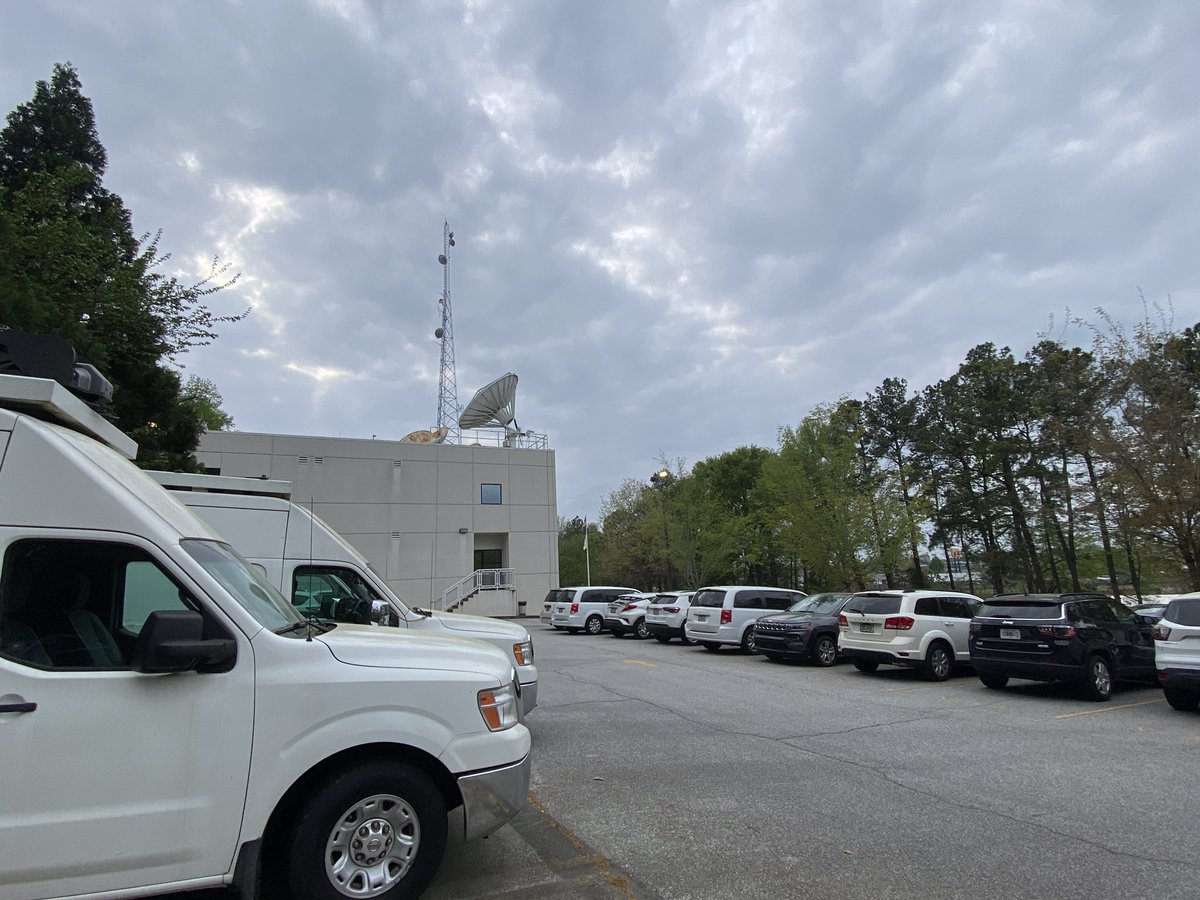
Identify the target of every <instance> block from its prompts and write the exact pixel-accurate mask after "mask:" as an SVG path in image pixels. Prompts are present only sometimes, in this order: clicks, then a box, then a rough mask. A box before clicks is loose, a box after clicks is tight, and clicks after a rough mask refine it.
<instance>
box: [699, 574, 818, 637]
mask: <svg viewBox="0 0 1200 900" xmlns="http://www.w3.org/2000/svg"><path fill="white" fill-rule="evenodd" d="M805 596H807V595H806V594H805V593H804V592H803V591H792V590H788V589H787V588H777V587H761V586H758V585H723V586H720V587H706V588H700V590H698V591H696V593H695V594H693V595H692V604H691V606H690V607H689V608H688V612H687V621H686V622H685V623H684V626H683V633H684V635H685V636H686V637H687V638H689V639H690V640H693V641H699V643H700V644H701V645H702V646H703V647H704V649H705V650H712V651H717V650H720V649H721V647H722V646H723V645H725V644H732V645H733V646H735V647H741V648H742V652H743V653H754V652H755V647H754V623H755V621H756V620H757V619H759V618H760V617H761V616H765V615H769V614H771V613H773V612H781V611H783V610H785V609H787V608H788V607H789V606H791V605H792V604H793V603H795V602H796V601H797V600H799V599H800V598H801V597H805Z"/></svg>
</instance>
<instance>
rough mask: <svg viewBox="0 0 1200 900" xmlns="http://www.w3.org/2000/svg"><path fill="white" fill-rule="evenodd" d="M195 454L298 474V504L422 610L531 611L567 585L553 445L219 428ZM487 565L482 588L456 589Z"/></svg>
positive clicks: (260, 472)
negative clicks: (561, 566) (561, 568)
mask: <svg viewBox="0 0 1200 900" xmlns="http://www.w3.org/2000/svg"><path fill="white" fill-rule="evenodd" d="M196 458H197V459H198V460H199V461H200V463H201V465H203V466H204V467H205V469H206V471H208V472H210V473H212V474H220V475H242V476H250V477H255V478H257V477H262V476H265V477H267V478H272V479H280V480H284V481H290V482H291V483H292V500H293V502H295V503H299V504H301V505H302V506H304V507H305V508H312V509H313V511H314V512H315V513H316V514H317V515H318V516H320V517H321V518H322V519H324V520H325V521H326V522H327V523H328V524H329V525H330V527H332V528H333V529H335V530H336V531H338V532H339V533H340V534H341V535H342V536H343V537H344V538H346V540H347V541H349V542H350V543H351V544H352V545H353V546H354V547H355V548H357V549H358V550H359V552H361V553H362V554H363V555H364V556H365V557H366V558H367V559H368V560H370V562H371V565H372V566H373V567H374V569H375V570H376V571H377V572H378V573H379V574H380V575H381V576H382V577H383V579H384V580H385V581H387V583H388V585H389V586H390V587H391V588H392V589H393V590H394V591H395V592H396V593H397V594H399V595H400V596H401V597H402V598H403V599H404V600H405V601H406V602H408V603H410V604H411V605H413V606H422V607H426V606H428V607H434V608H438V607H440V606H442V601H443V593H444V592H448V591H449V592H450V593H449V595H448V596H447V602H446V605H447V606H452V605H454V603H455V602H457V600H458V598H459V597H460V595H461V594H464V593H466V594H470V596H469V597H468V599H466V601H465V602H464V603H463V604H462V605H461V607H459V608H460V609H461V611H462V612H470V613H475V614H478V615H492V616H511V615H520V614H525V612H526V611H528V612H529V614H531V615H532V614H534V613H535V612H536V611H537V610H538V608H539V605H540V601H541V599H542V597H544V596H545V594H546V592H547V591H548V590H549V589H550V588H551V587H558V505H557V503H558V501H557V494H556V489H555V471H554V451H553V450H548V449H529V448H524V447H492V446H487V447H485V446H478V445H476V446H464V445H461V444H423V443H411V442H406V441H380V440H365V439H357V438H332V437H307V436H302V435H287V434H256V433H253V432H242V431H210V432H206V433H205V434H204V435H203V437H202V438H201V439H200V447H199V449H198V450H197V451H196ZM480 570H483V571H482V573H481V576H482V577H479V578H475V579H474V584H475V585H476V586H477V585H478V584H483V585H484V586H485V587H484V589H483V590H476V589H475V588H474V587H473V586H472V584H473V583H472V582H471V581H468V582H467V583H466V584H464V585H463V586H462V587H460V588H456V587H455V586H456V585H457V584H458V583H459V582H462V581H463V580H464V579H471V578H472V576H473V575H474V574H475V573H476V572H479V571H480ZM507 570H511V572H508V571H507ZM497 572H499V573H501V574H500V575H489V574H488V573H497ZM497 584H498V585H501V587H499V588H493V587H492V586H493V585H497ZM508 585H511V587H509V586H508Z"/></svg>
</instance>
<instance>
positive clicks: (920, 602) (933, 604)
mask: <svg viewBox="0 0 1200 900" xmlns="http://www.w3.org/2000/svg"><path fill="white" fill-rule="evenodd" d="M937 607H938V598H937V597H918V598H917V600H916V602H915V603H914V604H913V615H914V616H936V615H937V614H938V610H937Z"/></svg>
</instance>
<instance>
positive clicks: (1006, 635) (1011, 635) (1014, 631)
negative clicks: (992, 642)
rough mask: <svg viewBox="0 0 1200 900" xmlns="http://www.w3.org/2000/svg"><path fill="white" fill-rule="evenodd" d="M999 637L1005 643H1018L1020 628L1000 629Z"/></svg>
mask: <svg viewBox="0 0 1200 900" xmlns="http://www.w3.org/2000/svg"><path fill="white" fill-rule="evenodd" d="M1000 637H1002V638H1003V639H1004V640H1006V641H1019V640H1020V639H1021V629H1020V628H1001V629H1000Z"/></svg>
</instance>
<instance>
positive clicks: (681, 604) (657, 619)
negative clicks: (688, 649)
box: [646, 591, 692, 644]
mask: <svg viewBox="0 0 1200 900" xmlns="http://www.w3.org/2000/svg"><path fill="white" fill-rule="evenodd" d="M691 605H692V591H667V592H666V593H664V594H657V595H655V597H654V599H653V600H651V601H650V605H649V606H647V607H646V628H647V629H648V630H649V632H650V633H651V634H652V635H654V639H655V640H657V641H659V642H660V643H663V644H665V643H667V642H668V641H669V640H671V638H673V637H677V638H679V640H681V641H682V642H683V643H684V644H691V643H692V641H691V640H690V639H689V638H688V636H687V635H686V634H684V633H683V623H684V622H685V621H686V620H687V614H688V608H689V607H690V606H691Z"/></svg>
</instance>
